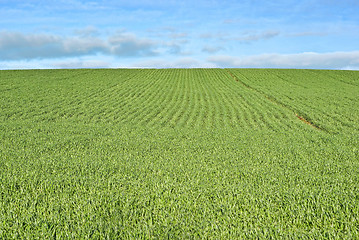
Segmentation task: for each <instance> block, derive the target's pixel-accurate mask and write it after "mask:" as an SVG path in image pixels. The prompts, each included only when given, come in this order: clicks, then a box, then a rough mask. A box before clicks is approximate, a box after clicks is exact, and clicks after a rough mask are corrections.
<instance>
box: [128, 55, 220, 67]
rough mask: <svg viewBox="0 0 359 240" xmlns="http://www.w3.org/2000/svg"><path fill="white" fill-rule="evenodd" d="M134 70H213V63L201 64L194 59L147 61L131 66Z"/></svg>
mask: <svg viewBox="0 0 359 240" xmlns="http://www.w3.org/2000/svg"><path fill="white" fill-rule="evenodd" d="M132 67H135V68H213V67H216V65H215V64H213V63H208V62H202V61H199V60H197V59H194V58H190V57H186V58H180V59H174V60H159V59H153V60H147V61H142V62H137V63H135V64H133V65H132Z"/></svg>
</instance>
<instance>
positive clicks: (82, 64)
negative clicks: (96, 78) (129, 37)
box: [51, 60, 110, 68]
mask: <svg viewBox="0 0 359 240" xmlns="http://www.w3.org/2000/svg"><path fill="white" fill-rule="evenodd" d="M51 67H53V68H108V67H110V63H108V62H104V61H97V60H86V61H66V62H57V63H53V64H51Z"/></svg>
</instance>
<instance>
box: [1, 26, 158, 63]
mask: <svg viewBox="0 0 359 240" xmlns="http://www.w3.org/2000/svg"><path fill="white" fill-rule="evenodd" d="M157 47H158V45H157V44H156V43H155V42H153V41H151V40H149V39H142V38H138V37H137V36H136V35H135V34H132V33H126V32H119V33H117V34H115V35H112V36H110V37H109V38H108V39H106V40H103V39H101V38H98V37H91V36H72V37H60V36H57V35H50V34H23V33H19V32H9V31H4V32H0V60H30V59H46V58H59V57H73V56H86V55H96V54H107V55H114V56H121V57H132V56H152V55H155V54H156V48H157Z"/></svg>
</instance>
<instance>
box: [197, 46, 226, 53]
mask: <svg viewBox="0 0 359 240" xmlns="http://www.w3.org/2000/svg"><path fill="white" fill-rule="evenodd" d="M223 49H224V48H223V47H211V46H205V47H203V48H202V52H206V53H216V52H219V51H221V50H223Z"/></svg>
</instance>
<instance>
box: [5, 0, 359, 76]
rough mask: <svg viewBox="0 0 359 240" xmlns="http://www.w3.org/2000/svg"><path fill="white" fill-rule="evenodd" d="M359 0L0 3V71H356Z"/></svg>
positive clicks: (44, 0)
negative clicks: (175, 69) (73, 69)
mask: <svg viewBox="0 0 359 240" xmlns="http://www.w3.org/2000/svg"><path fill="white" fill-rule="evenodd" d="M358 13H359V1H357V0H302V1H294V0H273V1H266V0H238V1H230V0H208V1H205V0H197V1H194V0H191V1H189V0H182V1H174V0H167V1H162V0H158V1H150V0H139V1H136V0H132V1H124V0H118V1H115V0H102V1H80V0H58V1H52V0H38V1H35V0H28V1H26V0H23V1H19V0H11V1H8V0H0V16H1V17H0V69H27V68H132V67H141V68H143V67H154V68H166V67H265V68H321V69H355V70H359V14H358Z"/></svg>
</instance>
